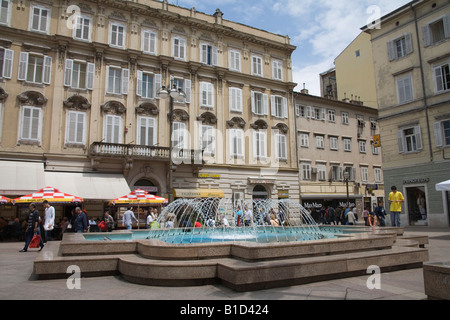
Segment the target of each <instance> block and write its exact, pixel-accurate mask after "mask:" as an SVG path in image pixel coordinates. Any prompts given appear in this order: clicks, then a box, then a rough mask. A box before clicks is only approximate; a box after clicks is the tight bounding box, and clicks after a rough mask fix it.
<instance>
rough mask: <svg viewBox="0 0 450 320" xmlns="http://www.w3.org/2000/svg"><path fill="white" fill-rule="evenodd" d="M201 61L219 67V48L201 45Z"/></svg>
mask: <svg viewBox="0 0 450 320" xmlns="http://www.w3.org/2000/svg"><path fill="white" fill-rule="evenodd" d="M200 61H201V63H203V64H207V65H209V66H217V47H215V46H212V45H210V44H207V43H202V44H201V45H200Z"/></svg>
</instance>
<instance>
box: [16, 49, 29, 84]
mask: <svg viewBox="0 0 450 320" xmlns="http://www.w3.org/2000/svg"><path fill="white" fill-rule="evenodd" d="M27 71H28V52H21V53H20V56H19V73H18V74H17V79H18V80H26V78H27Z"/></svg>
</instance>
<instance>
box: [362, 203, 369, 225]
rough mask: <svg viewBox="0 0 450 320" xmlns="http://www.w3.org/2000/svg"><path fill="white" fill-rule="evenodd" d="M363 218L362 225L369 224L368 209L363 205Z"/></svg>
mask: <svg viewBox="0 0 450 320" xmlns="http://www.w3.org/2000/svg"><path fill="white" fill-rule="evenodd" d="M363 218H364V225H365V226H368V225H369V210H367V207H364V211H363Z"/></svg>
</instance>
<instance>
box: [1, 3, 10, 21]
mask: <svg viewBox="0 0 450 320" xmlns="http://www.w3.org/2000/svg"><path fill="white" fill-rule="evenodd" d="M3 3H7V4H8V6H7V8H6V9H5V8H4V7H3ZM11 4H12V1H11V0H1V1H0V17H2V16H3V17H5V21H2V20H0V25H7V26H9V25H10V23H11V11H12V5H11ZM5 11H6V13H5Z"/></svg>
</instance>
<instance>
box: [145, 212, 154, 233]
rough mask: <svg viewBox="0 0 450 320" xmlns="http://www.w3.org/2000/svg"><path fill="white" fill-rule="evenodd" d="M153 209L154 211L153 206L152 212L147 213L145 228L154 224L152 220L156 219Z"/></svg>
mask: <svg viewBox="0 0 450 320" xmlns="http://www.w3.org/2000/svg"><path fill="white" fill-rule="evenodd" d="M152 211H153V208H151V209H150V212H149V213H148V215H147V221H146V223H145V228H146V229H150V225H151V224H152V222H153V220H154V218H153V214H152Z"/></svg>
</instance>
